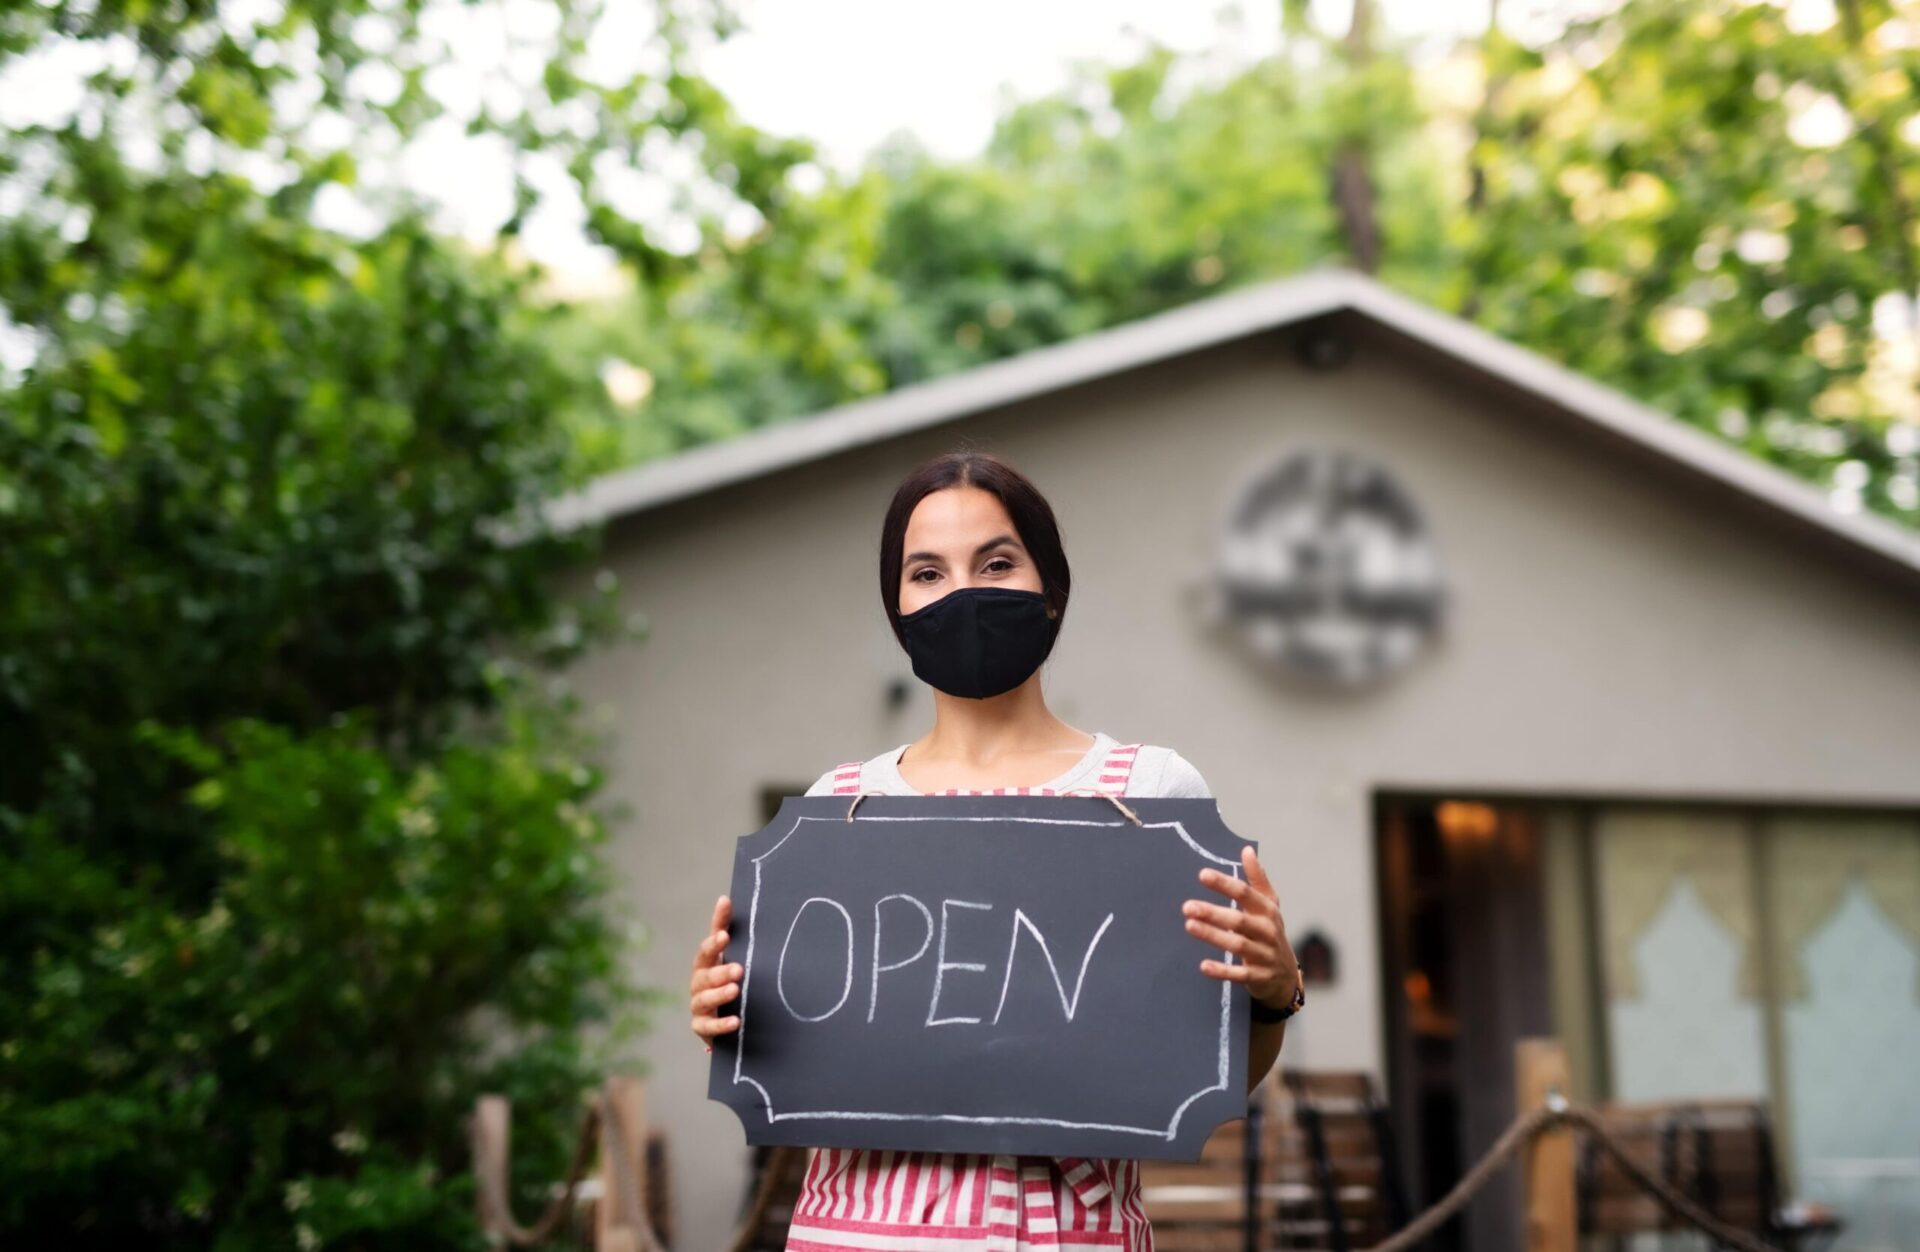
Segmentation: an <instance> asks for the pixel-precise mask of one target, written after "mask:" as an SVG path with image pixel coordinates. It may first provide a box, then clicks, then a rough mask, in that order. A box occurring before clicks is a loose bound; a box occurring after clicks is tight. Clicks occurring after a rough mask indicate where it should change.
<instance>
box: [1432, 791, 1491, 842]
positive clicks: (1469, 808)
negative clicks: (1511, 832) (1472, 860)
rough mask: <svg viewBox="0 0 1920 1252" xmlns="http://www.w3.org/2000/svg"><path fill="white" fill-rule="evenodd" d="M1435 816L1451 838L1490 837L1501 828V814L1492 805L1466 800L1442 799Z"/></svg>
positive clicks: (1446, 834) (1443, 830)
mask: <svg viewBox="0 0 1920 1252" xmlns="http://www.w3.org/2000/svg"><path fill="white" fill-rule="evenodd" d="M1433 818H1434V821H1435V822H1437V823H1438V824H1439V826H1440V833H1441V834H1442V835H1445V836H1446V837H1447V838H1449V839H1490V838H1492V837H1493V832H1494V831H1496V830H1498V829H1499V828H1500V814H1499V813H1498V812H1497V811H1496V810H1495V809H1494V807H1493V806H1492V805H1490V804H1474V803H1471V802H1469V801H1466V800H1445V801H1442V802H1441V804H1440V805H1439V807H1438V808H1436V809H1434V811H1433Z"/></svg>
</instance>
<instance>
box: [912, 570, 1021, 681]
mask: <svg viewBox="0 0 1920 1252" xmlns="http://www.w3.org/2000/svg"><path fill="white" fill-rule="evenodd" d="M1053 625H1054V624H1053V619H1051V618H1049V617H1048V616H1047V599H1046V597H1045V596H1043V595H1041V594H1040V593H1039V592H1037V591H1019V590H1016V589H1014V588H1012V587H962V588H960V589H959V590H958V591H949V592H948V593H947V594H946V595H944V596H941V597H940V598H939V599H938V600H935V601H934V602H933V603H932V604H929V605H927V606H925V607H924V608H920V609H916V610H914V611H913V612H911V613H908V614H907V615H905V616H904V617H902V618H901V619H900V632H901V634H902V635H904V636H905V638H906V643H907V656H908V657H910V658H912V660H913V672H914V674H915V675H916V676H917V677H918V678H919V679H920V681H922V682H924V683H927V684H929V685H931V686H934V687H937V688H939V689H940V690H941V691H944V692H946V693H947V694H948V695H950V696H964V697H966V698H967V699H969V700H983V699H985V698H986V697H988V696H997V695H1001V694H1002V693H1004V692H1008V691H1012V690H1013V689H1014V688H1015V687H1018V686H1019V685H1020V684H1021V683H1023V682H1025V681H1027V678H1028V676H1029V675H1031V674H1032V673H1033V671H1035V670H1037V669H1039V668H1040V663H1041V662H1042V661H1044V660H1046V659H1047V654H1048V653H1049V652H1051V651H1053V639H1054V628H1053Z"/></svg>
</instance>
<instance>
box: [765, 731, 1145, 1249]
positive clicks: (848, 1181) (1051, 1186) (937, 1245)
mask: <svg viewBox="0 0 1920 1252" xmlns="http://www.w3.org/2000/svg"><path fill="white" fill-rule="evenodd" d="M1139 751H1140V745H1139V744H1137V743H1130V744H1121V745H1118V746H1116V747H1113V748H1110V749H1108V752H1107V758H1106V760H1105V761H1104V762H1102V763H1101V767H1100V773H1099V775H1098V782H1097V784H1096V789H1097V790H1099V791H1103V792H1107V793H1109V794H1111V795H1116V796H1117V795H1124V794H1125V793H1126V789H1127V779H1128V778H1129V777H1130V776H1131V774H1132V772H1133V761H1134V757H1135V755H1136V754H1137V753H1138V752H1139ZM860 765H861V763H860V762H859V761H850V762H848V763H847V764H845V765H841V766H838V767H836V768H835V769H834V771H833V784H834V785H833V793H834V794H835V795H857V794H858V793H859V791H860ZM1075 790H1076V791H1077V790H1079V789H1078V788H1076V789H1075ZM927 794H929V795H949V796H955V795H996V796H998V795H1018V796H1026V795H1037V796H1047V795H1054V794H1056V793H1055V792H1054V790H1053V789H1052V788H1050V787H995V788H992V789H991V790H980V789H977V788H975V789H968V790H962V789H961V788H958V787H949V788H947V789H946V790H945V791H938V792H928V793H927ZM787 1248H788V1252H874V1250H876V1249H887V1250H888V1252H1019V1250H1022V1249H1030V1248H1033V1249H1038V1248H1045V1249H1049V1250H1050V1252H1094V1250H1095V1249H1101V1250H1107V1249H1114V1248H1119V1249H1124V1250H1125V1252H1153V1230H1152V1228H1151V1226H1150V1225H1149V1224H1148V1222H1147V1214H1146V1210H1145V1209H1144V1208H1143V1207H1142V1206H1141V1203H1140V1169H1139V1165H1138V1163H1137V1162H1134V1161H1124V1160H1114V1159H1101V1160H1088V1159H1083V1158H1080V1157H1060V1158H1057V1159H1056V1158H1052V1157H1044V1156H1006V1155H984V1154H968V1153H953V1152H883V1151H879V1150H877V1149H872V1148H819V1149H815V1150H814V1152H813V1154H812V1157H811V1159H810V1160H809V1161H808V1163H807V1176H806V1179H805V1181H804V1182H803V1183H802V1184H801V1189H800V1199H799V1201H798V1202H797V1203H796V1204H795V1205H794V1210H793V1222H792V1225H791V1226H790V1227H789V1229H788V1234H787Z"/></svg>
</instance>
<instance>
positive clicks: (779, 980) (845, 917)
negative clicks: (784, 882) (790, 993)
mask: <svg viewBox="0 0 1920 1252" xmlns="http://www.w3.org/2000/svg"><path fill="white" fill-rule="evenodd" d="M809 904H824V905H826V906H827V907H828V908H830V909H832V910H833V911H834V912H836V913H838V914H839V915H840V921H841V922H842V923H843V924H844V925H845V926H846V928H847V977H846V981H845V983H844V985H842V986H841V988H840V998H839V999H838V1000H835V1001H834V1002H833V1007H832V1008H830V1009H828V1010H827V1011H826V1012H824V1013H818V1014H815V1015H813V1016H811V1017H809V1016H808V1015H807V1014H805V1013H802V1012H801V1011H800V1010H799V1009H796V1008H794V1007H793V1001H792V1000H789V999H788V998H787V949H788V948H790V947H792V946H793V932H794V931H796V930H798V929H799V928H800V919H801V918H802V917H804V916H806V912H807V905H809ZM773 986H774V989H775V990H776V991H778V992H779V993H780V1003H782V1004H784V1005H786V1006H787V1012H789V1013H791V1014H793V1015H794V1016H795V1017H797V1018H799V1019H800V1020H801V1021H803V1022H824V1021H826V1020H827V1019H828V1018H829V1017H832V1016H833V1015H834V1014H835V1013H838V1012H839V1011H840V1006H841V1005H843V1004H845V1003H846V1002H847V995H848V993H850V992H851V991H852V990H853V915H852V914H850V913H848V912H847V910H846V908H845V906H843V905H842V904H841V903H840V902H839V901H838V900H829V899H827V898H826V897H825V896H811V897H809V898H808V899H806V900H804V901H802V902H801V905H800V907H799V908H798V909H796V910H795V911H794V914H793V921H792V922H791V923H789V924H788V926H787V941H786V942H785V943H783V944H781V945H780V966H779V968H778V969H777V970H775V971H774V977H773Z"/></svg>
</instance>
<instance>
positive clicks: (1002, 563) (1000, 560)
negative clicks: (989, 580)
mask: <svg viewBox="0 0 1920 1252" xmlns="http://www.w3.org/2000/svg"><path fill="white" fill-rule="evenodd" d="M995 566H999V567H1000V568H1001V569H1012V568H1013V562H1012V561H1009V560H1008V559H1007V558H1006V557H1003V556H997V557H994V558H993V559H992V560H991V561H988V562H987V569H988V570H989V571H993V570H994V567H995Z"/></svg>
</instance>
